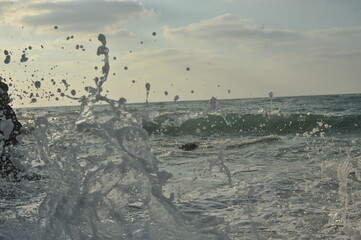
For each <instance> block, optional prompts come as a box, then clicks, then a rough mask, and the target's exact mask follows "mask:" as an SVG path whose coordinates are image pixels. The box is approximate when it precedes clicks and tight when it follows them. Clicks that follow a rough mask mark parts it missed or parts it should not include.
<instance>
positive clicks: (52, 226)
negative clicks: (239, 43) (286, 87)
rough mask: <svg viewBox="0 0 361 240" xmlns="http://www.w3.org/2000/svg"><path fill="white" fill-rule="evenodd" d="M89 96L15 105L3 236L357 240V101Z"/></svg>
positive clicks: (360, 213)
mask: <svg viewBox="0 0 361 240" xmlns="http://www.w3.org/2000/svg"><path fill="white" fill-rule="evenodd" d="M95 95H96V94H95V93H94V92H92V93H90V94H89V96H87V97H84V99H83V102H82V103H81V105H80V106H69V107H44V108H21V109H16V113H17V116H18V119H19V121H20V122H21V123H22V124H23V131H22V134H21V136H22V140H21V143H20V144H19V145H17V146H13V147H12V148H11V149H9V152H10V154H11V155H12V159H13V162H14V164H15V165H17V166H18V167H19V168H21V169H23V171H24V174H34V173H36V174H38V175H39V176H41V179H40V180H22V181H19V182H8V181H5V180H0V186H1V187H0V239H1V240H10V239H24V240H25V239H30V240H33V239H56V240H60V239H61V240H67V239H116V240H118V239H119V240H122V239H129V240H130V239H134V240H138V239H139V240H140V239H145V240H147V239H150V240H159V239H164V240H168V239H169V240H173V239H174V240H175V239H177V240H178V239H195V240H198V239H200V240H202V239H219V240H221V239H234V240H238V239H239V240H241V239H242V240H243V239H245V240H246V239H257V240H259V239H343V240H344V239H361V142H360V137H361V94H347V95H323V96H294V97H277V96H273V95H270V97H268V96H267V97H264V98H250V99H228V100H223V99H215V98H213V100H211V101H210V100H204V101H182V102H181V101H174V102H159V103H152V102H149V103H138V104H124V102H121V101H115V100H110V99H103V100H105V101H103V103H104V102H107V103H108V104H98V102H97V101H98V100H96V98H94V96H95ZM190 145H191V146H193V147H192V148H185V146H190Z"/></svg>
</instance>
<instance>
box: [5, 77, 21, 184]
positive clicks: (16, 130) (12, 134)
mask: <svg viewBox="0 0 361 240" xmlns="http://www.w3.org/2000/svg"><path fill="white" fill-rule="evenodd" d="M8 90H9V87H8V85H7V84H6V83H4V82H2V81H1V78H0V177H2V178H6V179H7V180H18V178H19V177H17V176H18V174H19V173H20V172H21V170H20V169H19V168H17V167H16V166H14V164H13V163H12V162H11V159H10V158H9V154H8V153H7V151H6V148H7V147H8V146H12V145H16V144H18V139H17V136H18V135H19V134H20V130H21V127H22V125H21V123H20V122H19V121H18V119H17V118H16V114H15V112H14V110H13V109H12V107H11V106H10V105H9V104H10V98H9V94H8Z"/></svg>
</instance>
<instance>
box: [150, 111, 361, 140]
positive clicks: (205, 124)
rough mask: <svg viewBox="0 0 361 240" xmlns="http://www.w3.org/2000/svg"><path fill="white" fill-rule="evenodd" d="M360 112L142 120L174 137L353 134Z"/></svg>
mask: <svg viewBox="0 0 361 240" xmlns="http://www.w3.org/2000/svg"><path fill="white" fill-rule="evenodd" d="M360 126H361V115H344V116H328V115H317V114H237V113H227V114H196V115H193V116H192V115H190V114H189V113H185V112H175V113H165V114H161V115H158V116H155V117H153V119H152V120H143V128H144V129H145V130H146V131H147V132H148V133H150V134H165V135H171V136H181V135H197V136H214V135H216V136H219V135H240V134H241V135H242V134H262V135H264V134H267V135H270V134H275V135H286V134H295V135H296V134H303V135H317V134H323V133H330V132H331V133H351V132H354V131H356V132H358V131H360Z"/></svg>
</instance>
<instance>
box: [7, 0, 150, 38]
mask: <svg viewBox="0 0 361 240" xmlns="http://www.w3.org/2000/svg"><path fill="white" fill-rule="evenodd" d="M14 5H16V4H14ZM20 6H22V7H20ZM12 10H13V11H15V13H14V14H13V15H16V16H17V21H18V22H19V23H21V24H23V25H28V26H36V27H37V28H40V29H49V28H53V27H54V26H58V31H76V32H95V31H104V30H108V32H111V31H117V29H118V28H119V27H121V28H123V30H124V24H125V23H126V22H127V21H129V20H131V19H133V18H137V17H146V16H152V15H154V14H155V13H154V11H153V10H152V9H151V8H148V7H146V6H145V5H143V4H142V3H140V2H138V1H133V0H124V1H121V0H75V1H39V0H38V1H35V0H32V1H28V2H24V3H19V4H17V7H16V8H13V9H12ZM123 34H124V31H123Z"/></svg>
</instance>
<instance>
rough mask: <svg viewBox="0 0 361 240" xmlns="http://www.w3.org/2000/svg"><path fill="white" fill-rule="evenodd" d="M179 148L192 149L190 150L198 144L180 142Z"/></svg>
mask: <svg viewBox="0 0 361 240" xmlns="http://www.w3.org/2000/svg"><path fill="white" fill-rule="evenodd" d="M179 148H180V149H182V150H184V151H192V150H194V149H196V148H198V144H197V143H186V144H182V145H181V146H180V147H179Z"/></svg>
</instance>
